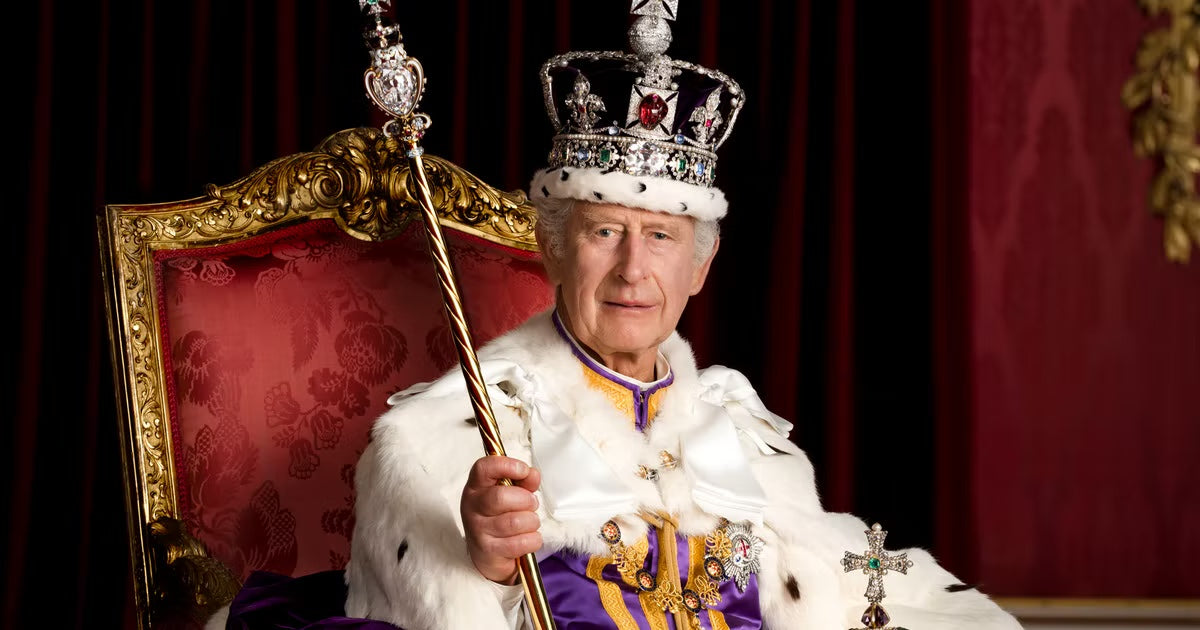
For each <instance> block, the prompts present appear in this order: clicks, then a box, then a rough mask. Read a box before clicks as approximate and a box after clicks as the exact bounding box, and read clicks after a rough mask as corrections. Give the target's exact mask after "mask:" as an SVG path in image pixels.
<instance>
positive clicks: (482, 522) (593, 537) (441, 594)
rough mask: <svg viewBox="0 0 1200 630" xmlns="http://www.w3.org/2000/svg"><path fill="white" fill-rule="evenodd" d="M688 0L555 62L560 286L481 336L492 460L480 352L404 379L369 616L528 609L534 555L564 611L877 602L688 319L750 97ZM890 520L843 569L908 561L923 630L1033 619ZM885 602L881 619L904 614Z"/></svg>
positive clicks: (546, 229)
mask: <svg viewBox="0 0 1200 630" xmlns="http://www.w3.org/2000/svg"><path fill="white" fill-rule="evenodd" d="M677 4H678V2H677V0H633V3H632V12H633V14H634V15H635V16H636V19H635V20H634V22H633V25H632V27H631V29H630V33H629V42H630V48H631V52H618V51H607V52H569V53H565V54H562V55H559V56H556V57H554V58H552V59H550V60H549V61H548V62H547V63H546V64H545V65H544V66H543V67H542V69H541V74H540V79H541V82H542V87H543V93H544V96H545V99H544V100H545V107H546V111H547V114H548V115H549V118H550V123H551V125H552V126H553V128H554V135H553V137H552V138H551V139H550V142H549V144H550V148H551V150H550V152H549V158H548V164H546V165H545V167H544V168H541V169H539V170H538V171H537V172H536V173H534V175H533V178H532V181H531V183H530V186H529V197H530V199H531V200H532V202H533V204H534V205H535V206H536V208H537V227H536V229H537V238H538V242H539V244H540V246H541V251H542V256H543V261H544V264H545V267H546V272H547V275H548V277H549V278H550V280H551V281H552V283H553V284H554V285H555V291H556V304H555V306H554V307H553V308H551V309H550V310H548V311H546V312H544V313H542V314H540V315H537V316H535V317H534V318H532V319H530V320H529V321H527V322H525V323H524V324H523V325H521V326H519V327H518V328H516V329H515V330H513V331H512V332H510V333H508V334H507V335H505V336H503V337H500V338H498V339H496V340H495V341H493V342H491V343H489V344H488V345H486V346H484V347H483V348H481V349H480V350H479V353H478V356H479V368H480V372H481V374H482V380H483V382H484V384H485V386H486V390H487V392H488V393H489V394H490V396H491V400H492V401H493V402H494V403H495V420H496V424H497V425H498V427H499V432H500V434H501V437H502V439H503V442H504V444H505V445H506V449H505V452H506V455H505V456H501V455H492V456H485V457H481V456H480V455H481V452H480V448H479V440H478V435H477V429H476V426H475V423H474V420H468V421H466V422H464V418H468V419H470V418H472V410H471V406H470V404H469V401H468V396H467V392H466V386H465V385H464V381H463V378H462V376H461V374H460V373H459V371H458V370H457V369H455V370H453V371H451V372H450V373H448V374H447V375H446V376H445V377H443V378H441V379H439V380H437V381H435V382H432V383H423V384H420V385H416V386H414V387H412V388H409V389H408V390H405V391H403V392H400V393H398V394H396V395H394V396H392V398H391V399H389V403H390V404H391V405H392V408H391V409H390V410H389V411H387V412H386V413H385V414H383V415H382V416H381V417H380V418H379V419H378V421H377V422H376V424H375V426H374V428H373V430H372V433H371V435H372V439H371V442H370V444H369V445H368V446H367V448H366V450H365V451H364V452H363V454H362V457H361V459H360V461H359V464H358V468H357V478H356V480H355V483H356V489H357V504H356V524H355V529H354V535H353V543H352V552H351V559H350V563H349V566H348V567H347V573H346V579H347V582H348V585H349V595H348V598H347V601H346V605H345V612H346V613H347V614H348V615H351V616H355V617H365V618H370V619H376V620H382V621H386V622H390V623H392V624H395V625H398V626H401V627H403V628H407V629H408V630H432V629H439V630H440V629H462V630H502V629H512V628H525V627H530V626H531V625H533V621H531V614H530V611H529V610H527V608H526V606H527V604H526V603H525V599H524V598H523V592H522V589H521V586H520V585H519V584H517V581H518V574H520V568H521V567H522V566H523V565H522V562H524V561H525V560H526V559H528V558H529V556H530V554H533V556H534V557H535V558H536V563H537V566H538V569H539V570H540V574H541V575H542V577H543V585H544V589H545V597H546V601H547V602H548V603H549V609H550V611H551V613H552V619H553V625H554V626H556V627H557V628H559V629H560V630H597V629H601V628H604V629H619V630H633V629H638V628H640V629H654V630H664V629H673V630H699V629H706V630H716V629H736V630H750V629H758V628H766V627H769V628H774V629H776V630H781V629H793V628H818V629H834V628H847V627H848V626H850V625H853V624H854V623H856V622H857V621H858V620H859V617H860V615H861V604H860V603H858V602H859V593H861V591H860V590H859V589H860V588H861V585H860V584H859V583H857V581H856V580H855V579H853V578H854V576H852V575H848V574H846V573H844V572H843V571H840V570H838V563H839V557H838V553H839V550H841V549H846V548H848V547H849V546H850V545H853V544H855V542H854V541H855V540H856V539H857V537H858V535H859V534H858V532H861V531H862V530H863V528H864V527H865V526H864V524H863V522H862V521H860V520H859V519H857V518H855V517H853V516H850V515H847V514H834V513H828V512H826V511H824V510H823V509H822V507H821V504H820V501H819V499H818V495H817V489H816V487H815V483H814V475H813V467H812V464H811V463H810V462H809V460H808V458H807V457H806V456H805V454H804V452H803V451H802V450H800V449H799V448H798V447H797V446H796V445H795V444H794V443H792V442H791V441H790V440H789V439H788V437H787V436H788V434H789V431H790V430H791V428H792V425H791V423H790V422H788V421H786V420H784V419H783V418H780V417H779V416H777V415H775V414H773V413H771V412H770V411H769V410H768V409H767V408H766V407H765V405H764V404H763V402H762V400H760V398H759V396H758V394H757V393H756V392H755V390H754V388H753V387H752V386H751V384H750V382H749V381H748V380H747V378H746V377H744V376H743V375H742V374H740V373H739V372H737V371H735V370H732V369H729V368H725V367H721V366H712V367H707V368H701V367H698V366H697V365H696V363H695V359H694V358H693V355H692V351H691V349H690V347H689V346H688V343H687V341H685V340H684V339H683V338H682V337H680V336H679V334H678V333H677V332H675V327H676V325H677V323H678V322H679V319H680V316H681V315H682V314H683V312H684V309H685V307H686V305H687V302H688V299H689V298H690V297H691V296H693V295H696V294H697V293H698V292H699V291H700V290H701V288H702V287H703V286H704V283H705V278H706V277H707V275H708V272H709V269H710V267H711V265H712V263H713V260H714V257H715V256H716V254H717V250H718V249H719V245H720V238H719V228H718V225H719V221H720V220H721V218H722V217H724V216H725V215H726V213H727V212H728V211H729V210H730V208H729V204H728V202H727V200H726V198H725V195H724V193H722V191H721V190H720V189H719V188H717V186H716V178H715V176H716V166H717V151H718V149H719V148H720V147H721V145H722V144H723V143H724V142H725V141H726V140H727V139H728V138H729V135H730V133H731V132H732V130H733V128H734V125H735V123H736V121H737V118H738V112H739V111H741V109H742V107H743V105H744V103H745V99H746V95H745V94H744V93H743V91H742V89H741V88H740V86H739V85H738V83H737V82H736V81H734V80H733V79H731V78H730V77H729V76H727V75H725V74H724V73H722V72H720V71H718V70H714V69H710V68H705V67H702V66H699V65H696V64H693V63H689V62H685V61H679V60H675V59H672V58H671V57H669V56H667V54H666V51H667V49H668V47H669V46H670V43H671V27H670V24H671V21H672V20H674V19H675V16H676V11H677V9H678V6H677ZM406 68H408V66H403V65H396V67H395V69H396V72H401V71H404V70H405V69H406ZM410 70H411V69H410ZM413 72H415V71H413ZM396 76H400V77H401V78H405V79H412V80H411V81H409V82H408V83H403V85H401V87H406V89H408V90H409V92H412V91H415V90H419V89H420V88H421V77H420V76H419V75H417V74H414V75H413V76H412V77H408V76H407V75H403V74H402V72H401V74H400V75H396ZM393 83H394V84H395V85H400V84H399V83H395V82H393ZM410 83H411V86H410V85H409V84H410ZM389 85H391V84H389ZM385 87H386V86H385ZM406 93H407V92H406ZM747 196H749V195H747ZM730 297H732V296H730ZM509 481H510V482H511V483H508V482H509ZM868 536H869V537H871V536H877V537H878V539H877V542H878V545H876V538H869V539H870V541H871V548H870V550H869V551H868V552H867V553H866V554H865V555H863V556H855V555H853V554H851V555H847V556H845V557H844V558H843V559H842V560H841V561H842V563H843V568H844V569H846V570H851V569H863V570H866V571H868V573H870V572H871V571H878V572H880V574H881V572H883V571H886V570H896V571H900V572H906V573H907V574H908V579H907V580H904V581H903V583H902V584H899V585H896V587H895V591H894V592H893V593H892V597H891V599H890V600H889V606H890V607H891V608H892V614H894V615H895V617H896V618H897V619H903V620H904V622H905V623H906V624H907V625H910V626H911V627H913V628H920V629H921V630H951V629H957V628H967V627H969V628H974V629H992V630H1010V629H1016V628H1019V627H1020V626H1019V625H1018V624H1017V622H1016V621H1015V620H1014V619H1013V618H1012V617H1011V616H1010V615H1009V614H1007V613H1005V612H1004V611H1003V610H1001V608H1000V607H999V606H997V605H996V604H995V603H993V602H992V601H991V600H990V599H989V598H988V597H987V596H985V595H983V594H982V593H979V592H978V591H975V590H973V589H965V588H959V581H958V580H957V579H956V578H955V577H954V576H953V575H951V574H950V573H948V572H947V571H945V570H943V569H942V568H941V567H939V566H938V564H937V562H936V561H934V559H933V558H932V557H931V556H930V555H929V554H928V553H926V552H925V551H923V550H919V549H911V550H907V551H906V552H904V553H900V554H897V555H895V556H890V555H888V554H886V553H885V552H883V551H882V543H883V538H882V537H883V533H882V530H872V531H871V533H869V534H868ZM909 558H913V559H915V560H916V562H915V564H914V563H912V562H911V561H910V560H909ZM522 575H523V574H522ZM870 584H871V585H872V586H869V587H868V598H871V597H872V593H876V594H877V598H876V599H872V601H871V604H872V606H878V604H879V600H880V599H882V598H883V588H882V583H881V582H879V581H878V575H873V576H872V578H871V582H870ZM872 589H875V590H872ZM874 610H875V612H874V616H873V617H871V619H869V620H867V621H869V623H867V625H868V627H870V628H878V627H881V623H880V622H883V623H882V625H886V616H887V613H885V612H883V610H882V607H878V608H877V609H874ZM540 623H541V622H540V621H539V622H538V624H539V625H540Z"/></svg>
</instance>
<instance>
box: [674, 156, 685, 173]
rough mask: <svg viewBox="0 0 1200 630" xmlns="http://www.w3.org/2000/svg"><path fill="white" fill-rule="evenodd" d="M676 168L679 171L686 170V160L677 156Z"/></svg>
mask: <svg viewBox="0 0 1200 630" xmlns="http://www.w3.org/2000/svg"><path fill="white" fill-rule="evenodd" d="M676 170H678V171H679V172H681V173H682V172H684V171H686V170H687V160H686V159H684V158H679V165H678V166H677V167H676Z"/></svg>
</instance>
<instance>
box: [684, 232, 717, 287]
mask: <svg viewBox="0 0 1200 630" xmlns="http://www.w3.org/2000/svg"><path fill="white" fill-rule="evenodd" d="M720 247H721V237H720V236H718V237H717V240H715V241H713V248H712V251H711V252H709V253H708V258H705V259H704V262H703V263H701V264H700V265H699V266H698V267H696V269H695V271H693V272H692V292H691V293H689V294H688V295H696V294H697V293H699V292H700V289H703V288H704V279H705V278H707V277H708V270H709V268H710V267H712V261H713V258H716V257H717V250H718V249H720Z"/></svg>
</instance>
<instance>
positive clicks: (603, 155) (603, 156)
mask: <svg viewBox="0 0 1200 630" xmlns="http://www.w3.org/2000/svg"><path fill="white" fill-rule="evenodd" d="M611 159H612V151H609V150H608V149H600V161H601V162H604V163H608V161H609V160H611Z"/></svg>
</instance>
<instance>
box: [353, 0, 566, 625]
mask: <svg viewBox="0 0 1200 630" xmlns="http://www.w3.org/2000/svg"><path fill="white" fill-rule="evenodd" d="M387 2H388V0H359V7H360V8H361V9H363V10H365V11H367V12H368V13H369V14H370V15H371V16H372V17H374V19H375V28H374V30H371V31H368V32H367V40H368V42H373V43H374V45H373V46H372V65H371V68H369V69H368V70H367V72H366V73H365V74H364V75H363V80H364V82H365V84H366V89H367V96H369V97H370V98H371V100H372V101H373V102H374V103H375V105H376V106H378V107H379V108H380V109H382V110H383V111H384V112H386V113H388V114H389V115H390V116H392V120H391V121H389V122H388V123H387V124H386V125H384V127H383V131H384V133H385V134H386V135H388V136H390V137H395V138H398V139H399V141H400V146H401V148H402V149H403V150H404V154H405V156H406V157H407V158H408V168H409V174H410V179H409V181H410V182H415V184H416V186H415V187H416V190H415V191H412V192H415V193H416V197H417V201H418V202H419V203H420V205H421V218H422V222H423V223H424V225H425V235H426V236H427V237H428V239H429V252H430V255H432V256H433V261H434V264H435V267H436V270H437V277H438V286H439V287H441V293H442V305H443V306H444V307H445V309H446V317H447V318H448V319H449V320H450V330H451V332H452V333H453V334H454V348H455V350H456V351H457V352H458V363H459V366H460V367H461V368H462V372H463V377H464V378H465V379H466V381H467V393H468V394H469V395H470V397H471V406H472V408H474V410H475V419H476V420H477V421H478V422H477V423H476V424H477V426H478V427H479V435H480V437H482V438H483V449H484V452H485V453H486V454H487V455H489V456H490V455H504V444H503V443H502V442H501V440H500V427H499V426H498V425H497V424H496V416H495V414H493V413H492V401H491V398H489V397H488V393H487V384H486V383H484V381H483V371H482V370H481V369H480V367H479V358H478V357H477V356H476V355H475V345H474V343H473V342H472V341H471V331H470V328H469V327H468V326H467V317H466V315H465V314H464V313H463V307H462V298H461V297H460V293H459V290H458V281H457V280H455V276H454V268H453V267H451V265H450V253H449V251H448V249H447V248H446V238H445V236H443V234H442V226H441V223H440V222H439V221H438V215H437V210H436V209H435V208H434V205H433V195H432V193H431V192H430V190H429V180H428V179H427V178H426V176H425V164H424V162H423V161H422V159H421V155H422V154H423V153H424V152H425V151H424V149H423V148H421V142H420V140H421V136H423V135H424V133H425V130H426V129H428V128H429V125H430V124H431V121H430V118H429V116H428V115H426V114H423V113H420V112H417V111H415V110H416V107H417V103H418V102H419V101H420V100H421V96H422V93H423V92H424V90H425V72H424V70H423V69H422V67H421V63H420V62H419V61H417V60H416V59H415V58H413V57H409V56H408V54H407V53H405V51H404V43H403V37H402V36H401V35H400V29H399V28H397V27H396V25H394V24H392V25H386V26H385V25H384V24H383V8H382V6H380V5H382V4H387ZM404 87H406V89H398V88H404ZM500 483H501V484H503V485H507V486H511V485H512V480H510V479H502V480H500ZM517 572H518V575H519V576H520V578H521V585H522V587H523V589H524V591H525V602H526V604H527V605H528V608H529V616H530V618H531V620H532V621H533V626H534V628H535V629H536V630H555V625H554V618H553V617H552V616H551V615H550V603H549V601H548V600H547V598H546V588H545V586H544V585H543V584H542V573H541V571H540V570H539V569H538V564H537V558H535V557H534V555H533V554H532V553H527V554H525V555H524V556H522V557H520V558H518V559H517Z"/></svg>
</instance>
